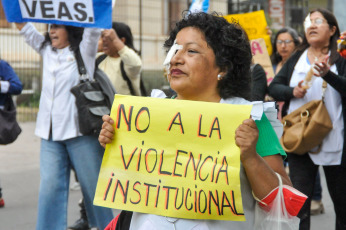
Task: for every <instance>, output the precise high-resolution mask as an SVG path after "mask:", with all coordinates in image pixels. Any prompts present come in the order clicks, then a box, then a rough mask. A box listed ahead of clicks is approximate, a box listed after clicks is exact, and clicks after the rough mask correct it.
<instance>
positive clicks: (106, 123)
mask: <svg viewBox="0 0 346 230" xmlns="http://www.w3.org/2000/svg"><path fill="white" fill-rule="evenodd" d="M102 120H103V124H102V129H101V132H100V135H99V139H98V140H99V142H100V145H101V146H103V147H105V146H106V144H109V143H111V142H112V141H113V139H114V127H113V124H114V121H113V119H112V118H111V117H110V116H109V115H104V116H103V117H102Z"/></svg>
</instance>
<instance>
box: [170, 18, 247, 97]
mask: <svg viewBox="0 0 346 230" xmlns="http://www.w3.org/2000/svg"><path fill="white" fill-rule="evenodd" d="M185 13H186V12H184V13H183V19H182V20H180V21H179V22H177V23H176V26H175V28H174V29H173V30H172V31H171V33H170V36H169V38H168V39H167V40H166V41H165V43H164V47H165V48H166V49H167V51H168V50H169V49H170V48H171V46H172V45H173V43H174V40H175V38H176V36H177V34H178V32H179V31H180V30H182V29H183V28H185V27H194V28H197V29H199V30H200V31H201V32H202V33H203V34H204V36H205V40H206V42H207V44H208V46H209V47H211V48H212V50H213V51H214V53H215V62H216V65H217V66H218V67H219V68H220V69H221V70H222V71H226V74H225V75H224V76H223V78H222V79H221V80H220V81H219V82H218V89H219V94H220V96H221V97H222V98H224V99H225V98H230V97H242V98H245V99H247V100H249V99H250V92H251V76H250V65H251V60H252V53H251V48H250V43H249V39H248V37H247V35H246V33H245V31H244V30H243V29H242V28H241V26H240V25H239V24H237V23H229V22H227V20H226V19H225V18H223V17H221V15H219V14H218V13H215V12H214V13H211V14H207V13H204V12H200V13H190V14H187V15H184V14H185ZM211 77H216V76H211Z"/></svg>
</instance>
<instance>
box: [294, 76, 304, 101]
mask: <svg viewBox="0 0 346 230" xmlns="http://www.w3.org/2000/svg"><path fill="white" fill-rule="evenodd" d="M303 82H304V81H303V80H302V81H300V82H299V83H298V85H297V86H296V87H294V89H293V96H294V97H296V98H302V97H304V96H305V94H306V89H304V88H303V87H302V84H303Z"/></svg>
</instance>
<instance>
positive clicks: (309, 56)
mask: <svg viewBox="0 0 346 230" xmlns="http://www.w3.org/2000/svg"><path fill="white" fill-rule="evenodd" d="M304 27H305V35H304V38H303V43H302V45H301V46H300V47H299V48H298V50H297V52H295V53H294V54H293V55H292V56H291V58H290V59H289V60H288V61H287V62H286V64H285V65H284V66H283V67H282V68H281V70H280V71H279V73H278V74H277V75H276V76H275V78H274V80H273V81H272V83H271V84H270V85H269V88H268V90H269V94H270V95H271V96H272V97H273V98H274V99H275V100H278V101H285V105H284V107H283V111H284V112H287V114H289V113H291V112H293V111H294V110H296V109H298V108H299V107H301V106H302V105H304V104H306V103H308V102H309V101H311V100H320V99H321V95H322V83H323V81H326V82H327V83H328V85H327V88H326V91H325V95H324V101H325V106H326V108H327V110H328V113H329V116H330V119H331V121H332V124H333V129H332V130H331V131H330V133H329V134H328V135H327V136H326V137H325V138H324V140H323V142H322V148H321V151H320V152H319V153H315V154H310V153H306V154H304V155H297V154H294V153H288V163H289V168H290V178H291V180H292V183H293V186H294V187H295V188H297V189H298V190H300V191H301V192H303V193H304V194H306V195H307V196H308V197H309V198H308V200H307V202H305V204H304V206H303V208H302V209H301V211H300V213H299V215H298V217H300V218H301V223H300V230H307V229H310V208H311V207H310V205H311V197H312V194H313V190H314V184H315V179H316V174H317V171H318V170H319V166H320V165H322V166H323V170H324V173H325V177H326V181H327V186H328V190H329V194H330V196H331V198H332V201H333V204H334V211H335V214H336V222H335V229H337V230H341V229H346V218H345V216H346V209H345V207H346V199H345V194H346V183H345V178H346V145H345V144H344V143H345V139H346V133H345V130H344V124H345V123H346V120H345V118H346V109H345V108H346V60H345V59H343V58H342V57H341V56H340V55H339V53H338V52H337V39H338V38H339V36H340V31H339V27H338V23H337V20H336V18H335V16H334V15H333V14H332V13H331V12H329V11H328V10H326V9H315V10H312V11H310V12H309V14H308V16H307V17H306V19H305V22H304ZM311 69H312V70H313V72H314V77H313V78H314V80H313V81H312V82H311V81H310V84H311V86H310V88H308V89H306V88H303V87H302V83H303V82H304V79H305V77H306V75H307V73H308V72H309V71H310V70H311Z"/></svg>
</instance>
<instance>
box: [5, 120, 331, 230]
mask: <svg viewBox="0 0 346 230" xmlns="http://www.w3.org/2000/svg"><path fill="white" fill-rule="evenodd" d="M20 126H21V128H22V130H23V131H22V133H21V135H20V136H19V137H18V139H17V140H16V142H15V143H13V144H10V145H7V146H0V184H1V187H2V191H3V198H4V200H5V207H4V208H0V230H17V229H21V230H33V229H35V223H36V217H37V200H38V188H39V180H40V172H39V149H40V139H39V138H38V137H36V136H35V135H34V129H35V123H34V122H25V123H21V124H20ZM320 171H321V178H322V188H323V199H322V200H323V204H324V207H325V213H324V214H322V215H318V216H313V217H312V218H311V230H325V229H328V230H329V229H334V226H335V214H334V210H333V204H332V202H331V199H330V197H329V194H328V190H327V187H326V182H325V177H324V173H323V170H320ZM73 183H74V177H73V174H71V185H72V184H73ZM80 198H81V191H80V190H77V191H70V196H69V204H68V225H71V224H72V223H74V221H75V220H77V219H78V218H79V207H78V201H79V199H80ZM115 213H117V212H116V211H115Z"/></svg>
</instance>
